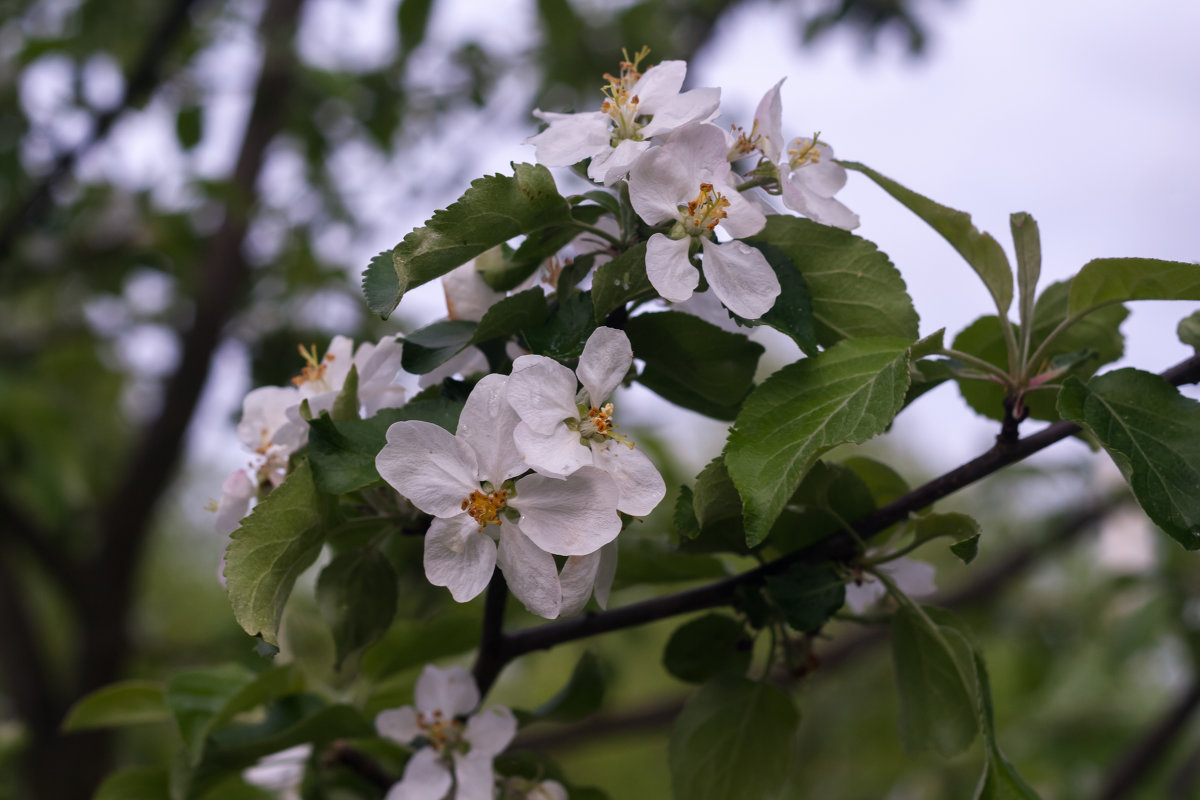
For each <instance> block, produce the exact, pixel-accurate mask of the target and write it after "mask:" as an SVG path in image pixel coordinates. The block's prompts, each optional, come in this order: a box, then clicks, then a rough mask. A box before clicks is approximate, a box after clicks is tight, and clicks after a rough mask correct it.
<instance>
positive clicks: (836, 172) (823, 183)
mask: <svg viewBox="0 0 1200 800" xmlns="http://www.w3.org/2000/svg"><path fill="white" fill-rule="evenodd" d="M817 150H818V152H820V154H821V157H820V160H818V161H817V162H816V163H815V164H812V163H810V164H805V165H803V166H801V167H799V168H798V169H796V170H795V171H794V172H793V173H792V174H793V176H796V177H798V178H799V179H800V180H801V182H802V183H803V184H804V186H805V187H806V188H808V189H809V190H810V191H812V192H814V193H815V194H818V195H820V196H822V197H833V196H834V195H835V194H837V193H838V191H839V190H840V189H841V188H842V187H843V186H845V185H846V168H845V167H843V166H842V165H841V164H839V163H837V161H835V160H834V158H833V148H832V147H830V146H829V145H827V144H824V143H820V142H818V143H817Z"/></svg>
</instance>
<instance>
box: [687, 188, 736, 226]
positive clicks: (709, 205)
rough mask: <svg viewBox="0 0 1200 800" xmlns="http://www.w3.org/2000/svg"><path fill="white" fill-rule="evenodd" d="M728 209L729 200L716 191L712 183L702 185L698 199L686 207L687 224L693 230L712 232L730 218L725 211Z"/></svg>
mask: <svg viewBox="0 0 1200 800" xmlns="http://www.w3.org/2000/svg"><path fill="white" fill-rule="evenodd" d="M727 208H729V199H728V198H726V197H724V196H723V195H722V194H721V193H720V192H717V191H714V190H713V185H712V184H711V183H702V184H700V193H699V194H698V195H696V199H695V200H692V201H690V202H689V203H688V204H687V206H686V209H687V210H686V214H687V216H688V219H687V222H689V223H690V227H691V228H692V229H693V230H696V231H699V230H700V229H701V228H704V229H707V230H710V231H711V230H712V229H713V228H715V227H717V223H719V222H720V221H721V220H723V219H725V218H726V217H727V216H729V215H728V213H726V211H725V209H727ZM679 210H680V211H684V207H680V209H679Z"/></svg>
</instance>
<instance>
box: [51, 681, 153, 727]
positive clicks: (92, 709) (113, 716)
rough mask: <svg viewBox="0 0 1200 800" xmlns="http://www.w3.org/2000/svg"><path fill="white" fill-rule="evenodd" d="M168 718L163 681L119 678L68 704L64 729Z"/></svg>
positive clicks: (114, 725) (140, 722)
mask: <svg viewBox="0 0 1200 800" xmlns="http://www.w3.org/2000/svg"><path fill="white" fill-rule="evenodd" d="M170 719H171V714H170V711H169V710H168V709H167V704H166V701H165V700H164V699H163V685H162V684H161V683H158V682H155V681H137V680H135V681H122V682H120V683H114V684H110V685H108V686H104V687H102V688H100V689H97V690H96V691H94V692H92V693H90V694H87V695H85V696H84V697H82V698H80V699H79V700H77V701H76V702H75V705H73V706H71V710H70V711H68V712H67V718H66V720H64V721H63V725H62V727H63V730H64V731H82V730H89V729H93V728H119V727H124V726H126V725H142V724H145V723H151V722H166V721H168V720H170Z"/></svg>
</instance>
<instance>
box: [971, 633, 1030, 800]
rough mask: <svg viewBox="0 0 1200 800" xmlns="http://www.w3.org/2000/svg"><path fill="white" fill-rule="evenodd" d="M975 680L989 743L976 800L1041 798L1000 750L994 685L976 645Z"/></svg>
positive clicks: (984, 730) (984, 732)
mask: <svg viewBox="0 0 1200 800" xmlns="http://www.w3.org/2000/svg"><path fill="white" fill-rule="evenodd" d="M972 656H973V658H972V663H973V665H974V668H975V683H976V687H977V690H978V693H979V697H978V700H979V717H980V722H981V723H982V724H981V726H980V728H981V729H982V731H983V739H984V742H985V743H986V744H987V762H986V764H985V765H984V772H983V776H982V777H981V778H980V781H979V786H978V787H977V788H976V790H975V800H1039V798H1038V794H1037V792H1035V791H1034V790H1033V789H1031V788H1030V787H1029V784H1027V783H1025V781H1024V780H1023V779H1022V778H1021V776H1020V775H1019V774H1017V771H1016V769H1014V768H1013V765H1012V764H1010V763H1009V762H1008V759H1007V758H1005V757H1004V754H1003V753H1002V752H1000V745H999V743H998V742H997V741H996V721H995V713H994V711H993V710H992V687H991V681H990V680H989V679H988V672H987V667H986V666H985V665H984V663H983V657H982V656H981V655H980V654H979V653H978V651H974V650H973V649H972Z"/></svg>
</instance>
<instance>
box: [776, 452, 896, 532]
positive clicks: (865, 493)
mask: <svg viewBox="0 0 1200 800" xmlns="http://www.w3.org/2000/svg"><path fill="white" fill-rule="evenodd" d="M787 505H788V508H789V509H791V508H795V507H800V508H803V509H804V511H803V512H802V513H799V514H796V515H795V516H789V513H790V512H789V511H785V512H784V513H783V514H782V515H780V517H779V520H778V521H777V522H776V523H775V526H774V527H772V529H771V533H770V537H769V541H770V544H771V546H772V547H773V548H774V549H776V550H778V551H780V552H783V553H790V552H792V551H793V550H799V549H801V548H803V547H808V546H809V545H812V544H815V543H816V542H819V541H821V540H822V539H825V538H827V537H829V536H832V535H833V534H835V533H837V532H838V531H841V530H845V529H846V527H847V526H848V525H849V524H850V520H853V519H857V518H858V517H860V516H861V515H863V514H866V513H867V512H869V511H872V510H874V508H875V500H874V498H873V497H872V496H871V490H870V488H869V487H868V486H867V485H866V484H865V483H864V482H863V481H862V479H861V478H859V477H858V475H857V474H855V472H854V471H853V470H851V469H850V468H848V467H846V466H844V465H842V464H829V463H825V462H822V461H818V462H816V463H815V464H813V465H812V468H811V469H809V471H808V473H807V474H806V475H805V476H804V479H803V480H802V481H801V482H800V486H799V487H798V488H797V489H796V491H795V493H794V494H793V495H792V496H791V498H790V499H789V500H788V502H787Z"/></svg>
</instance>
